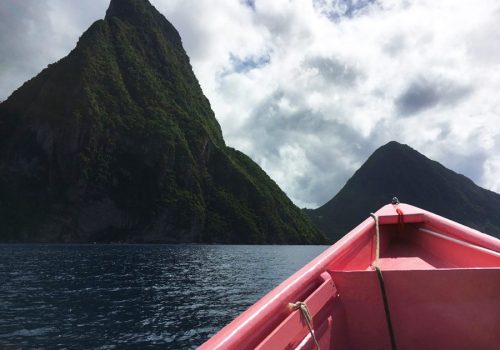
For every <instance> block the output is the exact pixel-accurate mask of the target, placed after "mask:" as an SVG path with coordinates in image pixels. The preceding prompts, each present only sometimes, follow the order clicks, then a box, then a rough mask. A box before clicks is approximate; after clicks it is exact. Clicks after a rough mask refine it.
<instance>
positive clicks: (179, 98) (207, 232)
mask: <svg viewBox="0 0 500 350" xmlns="http://www.w3.org/2000/svg"><path fill="white" fill-rule="evenodd" d="M0 241H4V242H5V241H8V242H94V241H96V242H221V243H319V242H323V241H324V236H323V235H322V234H321V233H320V232H319V231H317V230H316V229H315V228H314V227H313V226H312V224H311V223H310V221H309V219H308V218H307V217H306V216H305V215H304V214H303V213H302V212H301V211H300V210H299V209H298V208H297V207H296V206H295V205H293V203H292V202H291V201H290V200H289V199H288V198H287V196H286V195H285V194H284V193H283V192H282V191H281V190H280V189H279V187H278V186H277V185H276V184H275V183H274V182H273V181H272V180H271V179H270V178H269V177H268V176H267V175H266V174H265V172H264V171H263V170H262V169H261V168H259V166H257V165H256V164H255V163H254V162H253V161H252V160H251V159H250V158H248V157H247V156H245V155H244V154H243V153H241V152H238V151H236V150H234V149H232V148H229V147H227V146H226V145H225V143H224V139H223V137H222V132H221V129H220V126H219V124H218V122H217V120H216V119H215V116H214V113H213V111H212V109H211V107H210V103H209V101H208V100H207V99H206V98H205V96H204V95H203V93H202V90H201V88H200V85H199V83H198V81H197V79H196V77H195V76H194V74H193V71H192V68H191V65H190V63H189V58H188V56H187V55H186V53H185V51H184V49H183V47H182V42H181V38H180V36H179V34H178V32H177V31H176V29H175V28H174V27H173V26H172V25H171V24H170V23H169V22H168V21H167V20H166V19H165V18H164V17H163V16H162V15H161V14H160V13H159V12H158V11H157V10H156V9H155V8H154V7H153V6H152V5H151V4H150V3H149V2H148V1H147V0H112V1H111V4H110V6H109V9H108V11H107V13H106V17H105V19H103V20H99V21H97V22H95V23H94V24H93V25H92V26H91V27H90V28H89V29H88V30H87V31H86V32H85V33H84V34H83V35H82V36H81V38H80V39H79V41H78V44H77V46H76V48H75V49H74V50H73V51H72V52H71V53H70V54H69V55H68V56H66V57H65V58H63V59H61V60H60V61H59V62H57V63H55V64H52V65H49V66H48V67H47V68H46V69H44V70H43V71H42V72H41V73H40V74H39V75H38V76H36V77H35V78H33V79H31V80H29V81H28V82H26V83H25V84H24V85H23V86H22V87H21V88H19V89H18V90H17V91H15V92H14V93H13V94H12V95H11V96H10V97H9V98H8V100H6V101H4V102H3V103H1V104H0Z"/></svg>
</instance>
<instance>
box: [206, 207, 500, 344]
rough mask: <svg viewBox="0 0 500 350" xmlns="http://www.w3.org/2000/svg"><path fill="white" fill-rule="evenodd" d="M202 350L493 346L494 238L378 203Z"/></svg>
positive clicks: (499, 246)
mask: <svg viewBox="0 0 500 350" xmlns="http://www.w3.org/2000/svg"><path fill="white" fill-rule="evenodd" d="M202 349H203V350H206V349H210V350H212V349H238V350H239V349H260V350H264V349H266V350H275V349H303V350H313V349H322V350H325V349H333V350H424V349H425V350H448V349H449V350H471V349H475V350H499V349H500V240H498V239H496V238H493V237H491V236H488V235H486V234H483V233H481V232H478V231H476V230H473V229H471V228H469V227H466V226H463V225H461V224H458V223H456V222H453V221H451V220H448V219H445V218H443V217H441V216H438V215H435V214H433V213H431V212H428V211H425V210H422V209H420V208H417V207H414V206H411V205H407V204H402V203H401V204H396V205H391V204H389V205H386V206H384V207H382V208H381V209H379V210H378V211H377V212H376V213H375V214H372V217H368V218H367V219H366V220H365V221H363V222H362V223H360V224H359V225H358V226H357V227H356V228H354V229H353V230H352V231H351V232H349V233H348V234H346V235H345V236H344V237H343V238H342V239H341V240H339V241H338V242H336V243H335V244H334V245H332V246H331V247H330V248H328V249H327V250H326V251H325V252H324V253H322V254H321V255H320V256H318V257H317V258H315V259H314V260H312V261H311V262H310V263H309V264H307V265H306V266H304V267H303V268H302V269H300V270H299V271H297V272H296V273H295V274H293V275H292V276H291V277H289V278H288V279H287V280H285V281H284V282H283V283H282V284H280V285H279V286H278V287H276V288H275V289H274V290H272V291H271V292H269V293H268V294H267V295H266V296H264V297H263V298H262V299H261V300H259V301H258V302H257V303H255V304H254V305H252V306H251V307H250V308H249V309H248V310H246V311H245V312H244V313H243V314H241V315H240V316H239V317H238V318H237V319H235V320H234V321H233V322H232V323H230V324H229V325H228V326H226V327H225V328H224V329H222V330H221V331H220V332H219V333H217V334H216V335H215V336H214V337H212V338H211V339H210V340H209V341H208V342H207V343H205V344H204V345H203V346H202Z"/></svg>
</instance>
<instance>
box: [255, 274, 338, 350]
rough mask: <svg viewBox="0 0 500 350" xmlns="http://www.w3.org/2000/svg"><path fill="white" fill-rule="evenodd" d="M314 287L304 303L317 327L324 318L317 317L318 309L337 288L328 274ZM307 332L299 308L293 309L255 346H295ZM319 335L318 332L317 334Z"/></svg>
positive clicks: (268, 348) (261, 349) (267, 348)
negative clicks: (316, 287)
mask: <svg viewBox="0 0 500 350" xmlns="http://www.w3.org/2000/svg"><path fill="white" fill-rule="evenodd" d="M326 276H327V277H326V280H325V282H323V283H322V284H321V285H320V286H319V287H318V289H316V290H315V291H314V292H313V293H312V294H311V295H310V296H309V297H308V298H307V299H306V300H305V303H306V305H307V307H308V309H309V312H310V313H311V316H312V317H313V328H314V329H317V327H318V326H319V324H321V323H322V322H324V321H325V320H324V319H323V320H322V319H321V318H320V317H318V315H319V313H320V311H321V310H322V309H323V308H324V307H327V306H328V303H329V302H330V301H332V300H333V299H334V298H335V297H336V296H337V289H336V287H335V286H334V284H333V281H332V278H331V277H330V275H328V274H327V275H326ZM307 334H309V328H308V327H307V324H306V323H305V320H304V318H303V316H302V315H301V312H300V311H299V310H296V311H293V312H291V313H290V316H288V317H287V318H286V319H285V320H284V321H283V322H282V323H281V324H280V325H279V326H278V327H276V329H274V330H273V331H272V332H271V334H269V336H267V338H266V339H264V341H263V342H262V343H261V344H259V346H257V347H256V349H258V350H274V349H288V348H295V347H296V346H297V345H299V344H300V343H301V342H302V340H303V339H304V337H305V336H306V335H307ZM318 336H319V334H318Z"/></svg>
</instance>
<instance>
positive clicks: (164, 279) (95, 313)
mask: <svg viewBox="0 0 500 350" xmlns="http://www.w3.org/2000/svg"><path fill="white" fill-rule="evenodd" d="M325 248H326V247H325V246H197V245H186V246H170V245H0V295H1V296H2V298H1V299H0V315H2V317H0V348H16V349H17V348H22V349H73V348H81V349H84V348H85V349H102V350H107V349H115V348H116V349H136V348H141V349H142V348H146V349H160V348H161V349H193V348H196V346H198V345H200V344H201V343H203V342H204V341H205V340H206V339H207V338H208V337H210V336H211V335H213V334H215V333H216V332H217V331H218V330H219V329H220V328H221V327H223V326H224V325H226V324H227V323H228V322H230V321H231V320H232V319H234V317H236V316H237V315H238V314H239V313H241V312H242V311H244V310H245V309H246V308H247V307H248V306H250V305H251V304H253V303H254V302H255V301H256V300H258V299H259V298H260V297H262V296H263V295H264V294H265V293H267V292H268V291H269V290H271V289H272V288H273V287H274V286H276V285H278V284H279V283H280V282H281V281H283V280H284V279H285V278H286V277H288V276H289V275H290V274H291V273H293V272H294V271H295V270H296V269H297V268H298V267H300V266H302V265H303V264H305V263H306V262H307V261H309V260H310V259H311V258H313V257H314V256H316V255H318V254H319V253H320V252H321V251H323V250H324V249H325Z"/></svg>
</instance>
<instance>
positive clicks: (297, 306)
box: [288, 301, 320, 350]
mask: <svg viewBox="0 0 500 350" xmlns="http://www.w3.org/2000/svg"><path fill="white" fill-rule="evenodd" d="M288 307H289V309H290V310H291V311H295V310H300V312H301V313H302V316H304V319H305V320H306V324H307V328H309V333H311V337H312V339H313V340H314V344H316V349H318V350H320V348H319V344H318V340H317V339H316V335H315V334H314V330H313V328H312V316H311V313H310V312H309V308H308V307H307V304H306V303H304V302H303V301H297V302H296V303H289V304H288Z"/></svg>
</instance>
